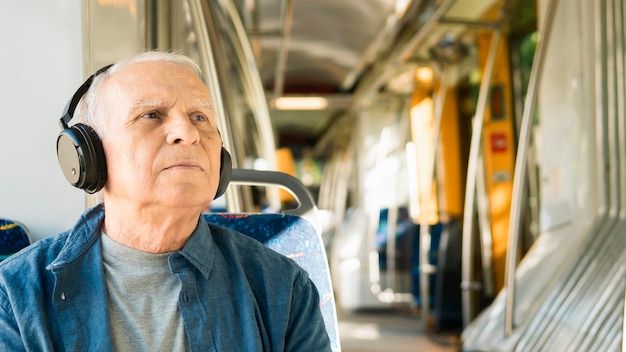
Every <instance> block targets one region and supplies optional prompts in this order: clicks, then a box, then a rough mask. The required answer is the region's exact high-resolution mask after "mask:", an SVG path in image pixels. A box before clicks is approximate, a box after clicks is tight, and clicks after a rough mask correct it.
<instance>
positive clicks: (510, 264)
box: [504, 0, 557, 336]
mask: <svg viewBox="0 0 626 352" xmlns="http://www.w3.org/2000/svg"><path fill="white" fill-rule="evenodd" d="M556 5H557V0H551V1H549V3H548V7H547V12H546V16H545V18H544V21H543V35H542V36H541V37H540V40H539V44H538V45H537V49H536V51H535V57H534V58H533V66H532V68H531V70H530V78H529V82H528V91H527V93H526V101H525V103H524V114H523V116H522V122H521V130H520V137H519V141H518V146H517V155H516V157H515V174H514V179H513V196H512V198H511V216H510V222H509V241H508V245H507V251H506V270H505V288H506V305H505V310H504V333H505V335H506V336H510V335H511V334H512V333H513V328H514V327H515V326H514V322H513V314H514V304H515V269H516V267H517V250H518V248H519V238H520V234H519V227H520V226H519V224H520V219H521V213H522V207H521V205H522V201H523V195H524V186H525V178H526V168H527V166H528V164H527V160H528V148H529V144H530V133H531V128H532V121H533V116H534V112H535V107H536V105H537V89H538V84H539V79H540V78H541V70H542V68H543V63H544V61H545V52H546V49H547V45H548V40H549V38H550V32H551V29H552V23H553V22H554V14H555V12H556V11H555V10H556Z"/></svg>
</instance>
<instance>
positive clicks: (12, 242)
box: [0, 218, 30, 261]
mask: <svg viewBox="0 0 626 352" xmlns="http://www.w3.org/2000/svg"><path fill="white" fill-rule="evenodd" d="M28 245H30V236H29V232H28V228H27V227H26V226H25V225H24V224H22V223H20V222H17V221H14V220H9V219H2V218H0V261H3V260H4V259H6V258H8V257H9V256H11V255H12V254H15V253H17V252H18V251H19V250H21V249H22V248H25V247H27V246H28Z"/></svg>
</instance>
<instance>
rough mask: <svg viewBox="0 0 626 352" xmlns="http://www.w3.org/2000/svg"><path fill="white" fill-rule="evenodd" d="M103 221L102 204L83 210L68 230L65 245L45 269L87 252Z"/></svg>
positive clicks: (70, 260) (63, 263) (98, 236)
mask: <svg viewBox="0 0 626 352" xmlns="http://www.w3.org/2000/svg"><path fill="white" fill-rule="evenodd" d="M103 221H104V206H103V205H102V204H99V205H97V206H95V207H93V208H91V209H88V210H87V211H85V212H84V213H83V215H82V216H81V217H80V219H78V221H77V223H76V225H74V227H73V228H72V229H71V230H70V232H69V235H68V239H67V242H66V244H65V246H64V247H63V249H62V250H61V252H59V254H58V255H57V257H56V258H55V260H54V261H53V262H52V263H51V264H50V265H49V266H48V267H47V269H53V268H56V267H60V266H63V265H66V264H69V263H71V262H72V261H74V260H76V259H77V258H78V257H80V256H81V255H83V254H84V253H85V252H87V251H88V250H89V249H90V248H91V247H92V246H93V245H94V243H96V242H97V241H98V240H99V238H100V233H101V229H102V222H103Z"/></svg>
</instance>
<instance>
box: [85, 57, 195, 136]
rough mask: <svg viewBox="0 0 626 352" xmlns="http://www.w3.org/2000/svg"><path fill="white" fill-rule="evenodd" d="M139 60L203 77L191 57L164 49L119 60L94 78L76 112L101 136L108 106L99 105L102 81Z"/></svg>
mask: <svg viewBox="0 0 626 352" xmlns="http://www.w3.org/2000/svg"><path fill="white" fill-rule="evenodd" d="M139 62H169V63H173V64H178V65H181V66H184V67H186V68H188V69H190V70H191V71H193V72H194V73H195V74H196V75H198V77H200V79H202V71H201V70H200V67H199V66H198V65H197V64H196V63H195V62H194V61H193V60H192V59H190V58H189V57H187V56H185V55H183V54H179V53H170V52H162V51H147V52H144V53H141V54H138V55H135V56H132V57H129V58H127V59H125V60H122V61H118V62H117V63H115V64H113V65H112V66H111V67H109V68H108V69H107V70H105V71H104V72H102V73H100V74H97V75H96V76H95V77H94V78H93V82H92V83H91V86H90V87H89V89H88V90H87V92H86V93H85V95H84V96H83V98H82V99H81V100H80V103H79V104H78V106H77V109H76V114H75V116H76V117H77V121H78V122H80V123H83V124H86V125H88V126H91V128H93V129H94V130H95V131H96V133H98V135H99V136H103V134H104V132H105V130H104V126H103V119H102V117H103V116H104V115H105V114H104V112H106V107H97V102H98V96H99V93H100V88H101V86H102V82H104V80H106V79H107V78H108V77H109V76H111V75H113V74H115V73H116V72H117V71H119V70H121V69H123V68H124V67H126V66H130V65H132V64H136V63H139Z"/></svg>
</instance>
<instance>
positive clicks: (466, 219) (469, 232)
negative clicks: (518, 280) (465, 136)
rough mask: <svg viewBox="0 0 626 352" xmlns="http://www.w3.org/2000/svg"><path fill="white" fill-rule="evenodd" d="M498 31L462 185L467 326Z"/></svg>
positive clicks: (480, 94) (473, 285)
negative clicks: (477, 201)
mask: <svg viewBox="0 0 626 352" xmlns="http://www.w3.org/2000/svg"><path fill="white" fill-rule="evenodd" d="M500 34H501V30H500V29H499V28H497V29H496V30H494V32H493V36H492V37H491V48H490V49H489V56H488V57H487V62H486V63H485V72H484V74H483V76H482V80H481V82H480V90H479V92H478V104H477V106H476V115H475V116H474V121H473V123H472V139H471V141H470V152H469V160H468V165H467V180H466V186H465V203H464V208H463V235H462V236H463V237H462V238H463V239H462V242H463V243H462V248H461V251H462V266H461V291H462V295H461V297H462V316H463V326H467V325H468V324H469V322H470V321H471V320H472V319H473V318H474V316H475V315H476V311H475V309H474V305H473V302H472V295H471V291H472V290H476V289H478V288H479V286H478V285H477V284H476V283H475V282H472V273H473V271H474V264H473V260H472V253H473V252H474V243H473V242H474V233H473V232H474V231H473V227H474V211H475V208H474V205H475V195H476V176H477V167H478V159H479V154H480V153H481V145H482V130H483V123H484V119H485V110H486V107H487V100H488V97H489V89H490V88H491V77H492V75H493V68H494V66H495V62H496V54H497V52H498V46H499V44H500Z"/></svg>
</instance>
